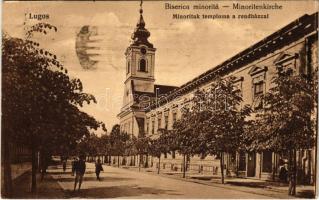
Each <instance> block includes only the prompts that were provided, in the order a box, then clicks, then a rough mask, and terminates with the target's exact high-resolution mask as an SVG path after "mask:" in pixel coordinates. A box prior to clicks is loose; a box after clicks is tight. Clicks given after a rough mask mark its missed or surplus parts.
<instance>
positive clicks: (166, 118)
mask: <svg viewBox="0 0 319 200" xmlns="http://www.w3.org/2000/svg"><path fill="white" fill-rule="evenodd" d="M164 119H165V129H167V127H168V115H166V116H165V118H164Z"/></svg>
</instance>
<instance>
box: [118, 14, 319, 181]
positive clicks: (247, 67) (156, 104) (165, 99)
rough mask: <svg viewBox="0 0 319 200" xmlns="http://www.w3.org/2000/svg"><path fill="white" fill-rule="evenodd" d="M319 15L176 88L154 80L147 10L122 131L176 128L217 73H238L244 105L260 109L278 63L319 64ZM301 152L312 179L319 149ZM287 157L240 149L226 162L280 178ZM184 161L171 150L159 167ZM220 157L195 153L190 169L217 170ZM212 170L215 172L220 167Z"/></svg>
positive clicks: (131, 55)
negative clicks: (197, 96)
mask: <svg viewBox="0 0 319 200" xmlns="http://www.w3.org/2000/svg"><path fill="white" fill-rule="evenodd" d="M317 18H318V13H315V14H312V15H304V16H302V17H300V18H299V19H297V20H295V21H293V22H291V23H289V24H288V25H286V26H285V27H283V28H281V29H280V30H278V31H276V32H274V33H273V34H271V35H269V36H267V37H266V38H264V39H263V40H261V41H259V42H257V43H255V44H253V45H252V46H250V47H248V48H247V49H245V50H244V51H242V52H240V53H238V54H236V55H234V56H233V57H231V58H229V59H227V60H226V61H224V62H223V63H221V64H220V65H218V66H215V67H213V68H211V69H209V70H208V71H206V72H205V73H203V74H201V75H199V76H198V77H195V78H194V79H193V80H190V81H188V82H187V83H185V84H183V85H182V86H180V87H172V86H163V85H156V84H154V82H155V75H154V67H155V60H154V59H155V52H156V49H155V48H154V46H153V45H152V44H151V43H149V42H148V40H147V38H148V37H149V36H150V33H149V32H148V31H147V30H146V29H145V22H144V19H143V16H142V10H141V11H140V20H139V22H138V24H137V27H136V29H135V32H134V34H133V36H132V39H133V43H132V44H131V45H130V46H129V47H128V48H127V50H126V53H125V55H126V60H127V66H126V68H127V76H126V80H125V89H124V100H123V107H122V109H121V112H120V114H119V115H118V117H119V119H120V126H121V130H122V131H126V132H127V133H130V134H133V135H135V136H138V135H141V134H143V135H147V136H152V135H156V134H157V130H158V129H163V128H165V129H172V127H173V124H174V122H175V121H176V120H177V119H179V118H180V117H181V108H182V107H184V106H187V105H189V104H191V98H192V97H193V94H194V92H195V91H196V90H197V89H206V88H209V87H210V84H211V83H212V82H213V81H214V79H215V78H216V77H217V76H222V77H227V76H230V75H232V76H235V77H236V78H237V79H236V80H237V81H236V87H237V88H238V89H239V90H240V91H241V94H242V97H243V104H250V105H252V107H253V108H259V107H260V106H262V102H261V100H260V98H259V97H260V95H261V94H265V93H266V92H267V91H268V90H269V88H270V87H271V84H272V83H271V79H272V77H273V76H274V75H275V73H277V68H280V67H288V66H289V67H291V68H293V69H295V70H296V71H297V72H298V73H304V74H308V73H311V72H313V70H314V69H316V68H318V66H317V65H318V59H317V55H318V36H317V35H318V24H317ZM297 156H298V168H300V171H302V173H303V175H302V176H301V177H304V179H307V180H310V181H309V182H311V180H313V179H314V177H313V176H314V174H315V157H316V155H315V150H313V149H312V150H311V149H309V150H305V151H301V152H298V155H297ZM285 159H286V155H278V154H276V153H273V152H270V151H264V152H262V153H256V152H238V153H236V154H234V155H227V156H226V157H225V164H226V170H227V174H228V175H230V176H239V177H251V178H259V179H274V178H275V177H274V176H276V177H277V176H278V169H279V165H280V163H279V161H280V160H285ZM179 160H181V159H180V158H179V157H178V156H175V154H172V155H168V156H167V157H165V159H164V160H163V161H161V163H162V165H163V166H159V167H163V168H165V165H166V166H167V165H168V166H170V167H169V168H170V169H174V167H173V166H174V165H176V166H179V164H178V161H179ZM152 161H153V160H152ZM215 161H216V158H214V157H208V158H205V159H204V160H203V159H201V158H199V157H193V158H191V159H190V161H189V165H190V167H189V170H196V171H199V172H200V171H201V170H205V166H211V165H212V164H211V163H215V164H213V165H216V170H215V171H218V169H217V168H218V163H219V162H215ZM192 164H193V166H194V167H192ZM198 166H202V167H198ZM157 167H158V166H157ZM166 168H168V167H166ZM208 170H212V171H214V168H210V169H208Z"/></svg>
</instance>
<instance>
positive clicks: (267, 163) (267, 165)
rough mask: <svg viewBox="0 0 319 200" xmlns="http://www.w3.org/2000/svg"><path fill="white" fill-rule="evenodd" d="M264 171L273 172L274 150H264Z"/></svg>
mask: <svg viewBox="0 0 319 200" xmlns="http://www.w3.org/2000/svg"><path fill="white" fill-rule="evenodd" d="M262 172H268V173H271V172H272V152H271V151H263V160H262Z"/></svg>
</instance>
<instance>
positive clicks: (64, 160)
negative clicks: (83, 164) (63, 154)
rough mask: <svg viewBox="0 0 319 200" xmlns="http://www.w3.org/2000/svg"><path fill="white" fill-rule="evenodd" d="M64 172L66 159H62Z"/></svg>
mask: <svg viewBox="0 0 319 200" xmlns="http://www.w3.org/2000/svg"><path fill="white" fill-rule="evenodd" d="M62 166H63V172H65V170H66V159H63V160H62Z"/></svg>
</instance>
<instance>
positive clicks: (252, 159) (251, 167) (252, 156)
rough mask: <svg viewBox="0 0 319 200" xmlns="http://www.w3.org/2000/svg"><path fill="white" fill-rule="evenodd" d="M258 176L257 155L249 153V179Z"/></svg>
mask: <svg viewBox="0 0 319 200" xmlns="http://www.w3.org/2000/svg"><path fill="white" fill-rule="evenodd" d="M255 175H256V153H255V152H249V153H248V165H247V177H254V176H255Z"/></svg>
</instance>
